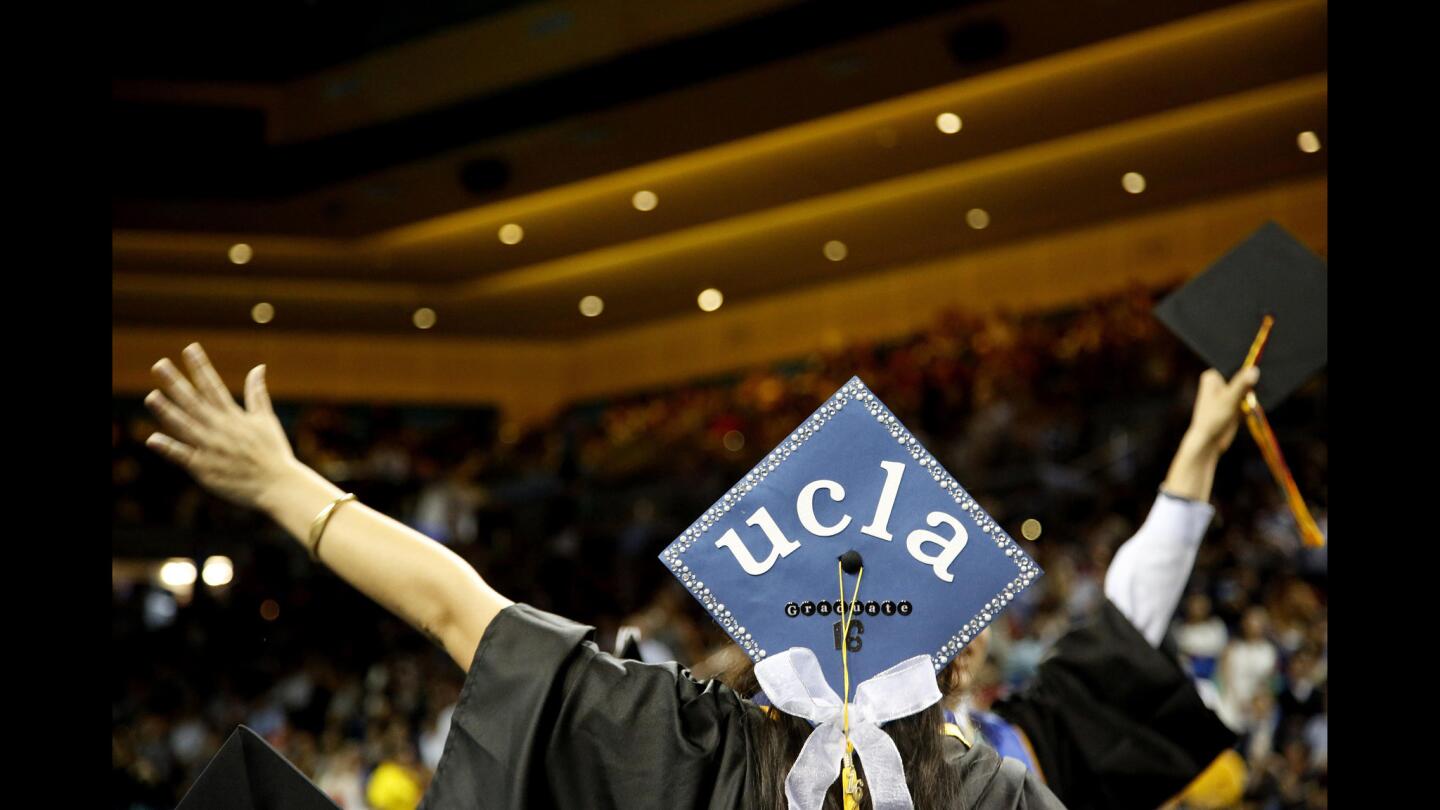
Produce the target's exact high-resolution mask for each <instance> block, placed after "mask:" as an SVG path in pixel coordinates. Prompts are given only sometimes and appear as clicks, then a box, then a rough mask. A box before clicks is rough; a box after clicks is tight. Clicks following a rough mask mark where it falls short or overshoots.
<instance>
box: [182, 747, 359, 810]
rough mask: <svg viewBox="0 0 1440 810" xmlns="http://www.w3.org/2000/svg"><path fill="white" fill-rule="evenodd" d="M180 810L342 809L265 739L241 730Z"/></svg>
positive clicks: (187, 795) (222, 751) (193, 786)
mask: <svg viewBox="0 0 1440 810" xmlns="http://www.w3.org/2000/svg"><path fill="white" fill-rule="evenodd" d="M175 810H340V808H339V806H337V805H336V804H335V802H333V801H331V800H330V798H329V797H328V796H326V795H325V794H324V793H322V792H321V790H320V788H318V787H316V786H315V784H314V783H313V782H311V781H310V780H309V779H306V778H305V774H303V773H301V772H300V771H299V769H297V768H296V767H295V766H294V765H291V764H290V763H289V761H287V760H286V759H285V757H283V756H281V755H280V752H279V751H276V750H275V749H274V748H272V747H271V746H270V744H269V743H267V742H265V740H264V739H263V738H261V737H260V735H258V734H256V733H255V732H253V731H251V730H250V729H248V728H246V727H245V726H240V727H239V728H237V729H235V733H233V734H231V735H230V739H228V740H226V741H225V744H224V745H222V746H220V750H219V751H218V752H216V754H215V756H214V758H212V759H211V760H210V762H209V764H207V765H206V766H205V770H204V771H202V772H201V773H200V776H199V778H197V779H196V780H195V784H194V785H192V786H191V787H190V790H189V792H187V793H186V794H185V798H183V799H181V800H180V804H179V806H178V807H176V808H175Z"/></svg>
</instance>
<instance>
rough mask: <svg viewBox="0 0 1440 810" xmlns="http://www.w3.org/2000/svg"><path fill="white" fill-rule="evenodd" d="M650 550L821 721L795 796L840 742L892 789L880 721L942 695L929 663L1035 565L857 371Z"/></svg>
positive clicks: (940, 658)
mask: <svg viewBox="0 0 1440 810" xmlns="http://www.w3.org/2000/svg"><path fill="white" fill-rule="evenodd" d="M660 559H661V561H662V562H664V564H665V565H666V567H668V568H669V569H670V571H671V572H672V573H673V574H674V575H675V576H676V577H677V578H678V579H679V580H680V582H681V584H683V585H684V586H685V587H686V589H688V590H689V591H690V594H691V595H692V596H694V597H695V598H696V599H697V600H699V602H700V603H701V604H702V605H704V607H705V609H706V610H707V611H709V613H710V615H711V616H712V617H713V618H714V619H715V621H716V622H718V623H719V624H720V626H721V627H722V628H724V630H725V632H726V633H728V634H729V635H730V637H731V638H732V639H734V640H735V642H736V643H737V644H739V645H740V647H741V648H742V649H744V650H745V652H746V653H747V654H748V655H749V656H750V658H751V659H753V660H754V661H756V662H757V663H756V667H755V674H756V678H757V680H759V682H760V684H761V687H762V688H763V690H764V692H765V697H766V698H767V699H768V700H769V701H770V702H771V703H772V704H773V705H774V706H775V707H776V708H779V709H781V710H782V711H785V712H787V713H790V714H793V715H797V716H800V717H804V718H805V719H807V720H810V721H811V722H812V723H815V724H817V725H818V726H819V727H818V728H817V729H816V730H815V732H814V734H816V735H821V734H823V735H825V738H824V739H823V740H822V741H820V743H819V744H816V745H813V746H812V745H809V744H807V746H806V751H807V753H806V754H805V755H804V756H802V757H801V759H798V760H797V761H796V764H795V767H794V769H793V770H792V771H791V774H790V777H789V779H787V783H786V784H787V795H791V791H792V789H793V790H794V791H795V792H796V795H793V796H791V806H792V807H795V806H800V807H812V806H818V805H816V804H815V802H816V801H823V792H824V791H825V790H827V789H828V787H829V785H830V784H832V783H833V782H834V780H835V776H836V768H837V765H838V762H839V761H840V759H841V758H842V757H843V758H845V761H846V767H847V768H849V760H848V756H849V754H848V750H849V748H848V745H847V743H853V745H854V748H855V750H857V751H859V752H860V754H861V756H862V757H863V758H864V763H865V769H866V772H867V774H868V778H869V781H870V782H871V783H872V787H873V789H874V791H875V793H876V795H877V796H879V795H882V794H885V793H886V791H887V790H891V791H893V790H894V789H895V785H896V784H897V783H896V782H895V781H894V780H895V779H896V778H897V777H896V776H895V774H894V773H892V772H890V771H888V770H887V769H886V766H885V763H886V762H893V764H894V765H895V766H896V767H897V768H898V767H899V763H900V759H899V754H898V753H894V752H893V743H892V742H890V738H889V737H888V735H885V734H884V733H883V732H881V731H879V729H878V725H879V724H880V723H883V722H888V721H889V720H892V719H898V718H899V717H904V716H907V715H910V714H914V713H915V712H917V711H920V710H922V709H924V708H926V707H928V706H930V705H932V704H934V703H936V702H938V701H939V699H940V694H939V690H938V687H937V686H936V682H935V679H936V673H937V672H939V671H940V670H942V669H943V668H944V667H945V666H946V665H947V664H948V663H949V662H950V660H951V659H952V658H954V657H955V655H956V654H957V653H959V652H960V650H962V649H963V648H964V647H965V646H966V645H967V644H968V643H969V642H970V641H971V640H972V639H974V638H975V636H976V635H977V634H979V633H980V632H981V631H982V630H984V629H985V627H986V626H987V625H989V624H990V623H991V622H992V621H994V620H995V619H996V617H998V616H999V615H1000V612H1001V611H1002V610H1004V609H1005V607H1006V606H1007V605H1009V604H1010V603H1011V601H1013V600H1014V599H1015V597H1016V596H1018V595H1019V594H1020V592H1021V591H1023V590H1024V589H1025V588H1026V587H1028V586H1029V585H1030V584H1031V583H1033V582H1034V581H1035V578H1036V577H1038V576H1039V575H1040V574H1041V571H1040V568H1039V566H1037V565H1036V564H1035V563H1034V561H1033V560H1031V559H1030V557H1029V556H1028V555H1027V554H1026V553H1025V552H1024V551H1022V550H1021V549H1020V547H1019V546H1018V545H1016V543H1015V541H1014V540H1013V539H1012V538H1011V537H1010V536H1009V535H1008V534H1006V532H1005V531H1004V530H1003V529H1001V528H1000V527H999V526H998V525H997V524H996V523H995V521H994V520H992V519H991V518H990V516H989V515H988V514H986V512H985V510H984V509H982V508H981V507H980V505H979V504H977V503H976V502H975V499H974V498H972V497H971V496H970V494H969V493H967V492H966V491H965V488H964V487H962V486H961V485H960V482H958V481H956V480H955V478H954V476H952V475H950V474H949V473H948V472H947V471H946V470H945V468H944V467H943V466H942V465H941V464H940V462H938V461H937V460H936V459H935V457H934V456H932V455H931V454H930V453H929V452H928V451H926V449H925V448H924V447H922V446H921V444H920V442H919V441H918V440H917V439H916V438H915V437H914V436H913V435H912V434H911V433H910V431H908V430H906V429H905V426H904V425H902V424H901V423H900V420H898V419H896V418H895V415H894V414H892V413H891V412H890V410H889V409H888V408H886V407H885V405H884V404H883V403H881V402H880V400H879V399H878V398H876V397H875V395H874V394H872V393H871V392H870V391H869V390H868V389H867V388H866V386H865V384H864V383H862V382H861V381H860V379H859V378H858V377H854V378H851V379H850V381H849V382H847V383H846V384H845V385H844V386H843V387H841V388H840V390H839V391H837V392H836V393H835V394H834V395H833V396H832V397H830V399H829V400H827V401H826V402H825V403H824V404H822V405H821V406H820V407H819V409H817V410H816V411H815V413H814V414H813V415H811V416H810V418H809V419H807V420H805V422H804V423H803V424H801V425H800V426H799V427H797V428H796V429H795V430H794V431H792V432H791V434H790V436H789V437H788V438H786V439H785V441H783V442H781V443H780V445H779V446H778V447H776V448H775V449H774V450H772V451H770V452H769V453H768V454H767V455H766V456H765V457H764V458H763V459H761V460H760V463H759V464H757V465H755V467H754V469H752V470H751V471H750V472H749V473H747V474H746V475H745V477H744V478H742V479H741V480H740V481H739V482H737V483H736V484H735V486H733V487H731V488H730V490H729V491H727V492H726V493H725V494H724V495H723V496H721V498H720V499H719V500H718V501H716V502H715V504H714V506H712V507H710V508H709V509H708V510H706V512H705V513H704V514H703V515H701V516H700V518H699V519H698V520H696V521H695V523H694V524H693V525H692V526H691V527H690V528H688V529H686V530H685V531H684V533H682V534H681V535H680V536H679V537H678V538H676V540H675V541H674V542H673V543H671V544H670V545H669V546H668V547H667V548H666V549H665V550H664V551H663V552H662V553H661V555H660ZM877 676H878V677H877ZM852 686H854V687H855V688H854V689H851V687H852ZM842 690H843V691H842ZM840 695H844V696H845V697H844V699H842V698H841V697H840ZM852 695H853V697H851V696H852ZM852 700H853V703H850V702H851V701H852ZM847 703H850V707H849V708H843V707H845V704H847ZM857 717H861V718H863V719H864V720H866V721H867V722H866V723H864V724H859V725H857V724H856V722H855V720H856V718H857ZM842 723H843V724H844V725H842ZM872 732H873V733H872ZM886 745H889V746H891V749H892V750H891V751H888V752H887V751H885V750H880V749H881V748H883V747H884V746H886ZM867 746H879V747H878V748H872V749H871V750H872V753H867V752H866V750H865V749H866V747H867ZM812 748H813V749H814V751H813V753H809V752H811V749H812ZM891 753H893V757H891ZM827 769H828V770H827ZM797 774H798V776H797ZM827 777H828V778H827ZM898 780H899V781H898V786H899V787H898V790H900V791H902V792H903V791H904V790H905V781H904V775H903V773H901V774H899V776H898ZM792 782H793V783H794V784H792ZM855 782H856V780H855V779H854V771H853V769H851V770H849V771H848V772H847V773H846V775H845V783H844V784H845V788H846V791H847V792H853V791H852V788H856V784H855ZM815 790H819V791H820V794H819V798H818V799H817V798H816V796H815V795H814V791H815Z"/></svg>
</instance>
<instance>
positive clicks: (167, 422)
mask: <svg viewBox="0 0 1440 810" xmlns="http://www.w3.org/2000/svg"><path fill="white" fill-rule="evenodd" d="M145 407H147V408H149V409H150V412H151V413H153V414H155V418H156V419H158V420H160V424H161V426H163V427H164V429H165V431H166V432H167V433H170V434H171V435H173V436H175V437H176V438H178V439H180V440H181V441H183V442H185V443H186V444H188V445H190V446H192V447H195V446H199V445H202V444H204V443H205V440H206V436H207V433H208V431H207V430H206V428H205V426H204V425H202V424H200V423H199V422H198V421H196V420H195V418H194V417H192V416H191V415H190V414H188V413H186V412H185V410H184V409H183V408H180V407H179V406H177V405H176V404H175V403H173V402H171V401H170V399H169V397H167V396H165V395H164V394H162V393H160V392H159V391H151V392H150V393H149V395H147V396H146V397H145Z"/></svg>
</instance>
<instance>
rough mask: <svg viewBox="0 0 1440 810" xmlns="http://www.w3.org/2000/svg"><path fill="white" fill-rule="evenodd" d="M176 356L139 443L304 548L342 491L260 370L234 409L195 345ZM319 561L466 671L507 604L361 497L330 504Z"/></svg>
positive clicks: (152, 399) (159, 369) (160, 368)
mask: <svg viewBox="0 0 1440 810" xmlns="http://www.w3.org/2000/svg"><path fill="white" fill-rule="evenodd" d="M183 356H184V361H185V365H186V368H187V370H188V371H189V378H187V377H186V375H185V374H182V373H181V372H180V370H179V369H178V368H176V366H175V364H174V363H171V362H170V360H169V358H165V359H162V360H161V361H160V362H158V363H156V364H155V366H154V367H153V368H152V371H153V372H154V374H155V375H156V377H157V378H158V379H159V381H160V390H157V391H152V392H150V394H149V396H147V397H146V398H145V404H146V405H147V406H149V408H150V409H151V410H152V411H153V412H154V413H155V415H156V417H157V418H158V419H159V420H160V424H161V425H162V429H163V430H164V431H165V432H164V433H154V434H152V435H151V436H150V438H149V439H148V440H147V441H146V445H147V446H149V447H150V448H151V449H153V450H155V451H156V452H158V453H160V454H161V455H162V456H164V457H165V458H167V459H169V460H171V461H173V462H175V463H176V464H179V465H180V466H182V467H184V468H185V469H186V470H188V471H189V472H190V473H191V474H192V475H193V476H195V479H196V480H197V481H199V482H200V484H201V485H202V486H204V487H205V488H206V489H209V490H210V491H211V492H214V493H215V494H217V495H220V496H221V497H224V498H226V499H228V500H230V501H232V502H234V503H237V504H240V505H241V506H248V507H251V508H254V509H259V510H261V511H263V512H265V513H266V514H268V515H270V517H272V518H273V519H274V520H275V521H276V522H277V523H279V524H280V525H281V527H283V528H284V529H285V530H286V531H287V532H289V533H290V535H291V536H292V537H294V538H295V539H296V540H297V541H298V542H300V543H301V544H302V545H306V544H307V542H308V540H309V536H310V530H311V525H312V523H313V522H314V521H315V518H316V516H317V515H319V514H320V512H321V511H322V510H324V509H325V508H326V507H327V506H329V505H330V504H331V503H333V502H334V501H335V499H336V498H339V497H340V496H341V495H343V494H345V493H344V492H343V491H342V490H341V489H340V488H339V487H336V486H335V485H334V484H332V483H330V482H329V481H327V480H325V478H324V477H322V476H321V475H320V474H319V473H317V472H315V471H314V470H312V469H310V468H309V467H307V466H305V465H304V464H301V463H300V462H299V461H297V460H296V459H295V455H294V453H293V452H292V451H291V449H290V441H289V440H288V439H287V438H286V437H285V431H284V429H283V428H281V426H280V420H279V419H277V418H276V416H275V411H274V410H273V409H272V408H271V405H270V395H269V392H268V391H267V390H266V388H265V367H264V366H256V367H255V368H254V369H252V370H251V371H250V374H249V375H248V376H247V377H246V378H245V407H244V408H241V407H240V406H239V405H238V404H237V403H236V402H235V399H234V397H232V396H231V395H230V392H229V391H228V390H227V389H226V388H225V384H224V382H222V381H221V379H220V375H219V373H217V372H216V371H215V369H214V367H213V366H211V365H210V361H209V359H208V358H207V357H206V356H205V352H204V350H203V349H201V348H200V344H198V343H192V344H191V345H190V346H188V347H186V349H185V351H184V353H183ZM319 559H320V561H321V562H323V563H324V564H325V565H327V566H329V567H330V569H331V570H333V571H334V572H335V573H336V574H338V575H339V576H340V577H341V578H343V579H344V580H345V581H346V582H348V583H350V584H351V585H353V586H354V587H356V588H357V589H359V590H360V591H361V592H362V593H364V594H365V595H366V596H368V597H370V598H371V599H373V600H375V601H376V602H378V603H379V604H381V605H382V606H384V607H385V609H387V610H389V611H390V612H391V613H394V614H395V615H396V616H399V617H400V618H402V619H404V620H405V621H406V622H407V623H408V624H410V626H412V627H414V628H416V629H417V630H419V631H420V632H422V633H424V634H425V635H427V636H429V637H430V638H431V639H432V640H433V641H435V642H436V643H437V644H440V645H441V646H442V647H444V649H445V651H446V652H447V653H449V655H450V657H451V658H452V659H454V661H455V663H457V664H459V665H460V668H461V669H468V668H469V666H470V661H471V659H472V657H473V656H474V654H475V649H476V647H477V646H478V645H479V643H480V637H481V636H482V635H484V633H485V628H487V627H489V625H490V622H491V620H493V619H494V618H495V616H496V615H497V614H499V612H500V611H501V610H503V609H505V607H507V606H508V605H510V604H511V602H510V600H509V599H506V598H505V597H504V596H501V595H500V594H499V593H497V592H496V591H495V589H493V588H491V587H490V586H489V585H487V584H486V583H485V581H484V580H483V579H481V578H480V575H479V573H477V572H476V571H475V569H474V568H473V567H471V566H470V564H469V563H467V562H465V561H464V560H463V559H461V558H460V557H459V556H458V555H456V554H455V553H454V552H452V551H450V550H449V549H447V548H445V547H444V546H442V545H441V544H439V543H437V542H435V541H433V540H431V539H430V538H428V537H426V536H425V535H423V534H420V533H419V532H417V531H415V530H414V529H411V528H410V527H408V526H406V525H404V524H403V523H400V522H399V521H396V520H393V519H391V518H389V517H386V516H385V515H382V514H380V513H379V512H376V511H375V510H374V509H371V508H369V507H368V506H365V505H364V504H361V503H355V502H349V503H343V504H340V505H339V506H338V507H336V508H335V509H334V511H333V512H332V514H331V516H330V521H329V523H328V524H327V525H326V527H325V531H324V534H323V536H322V543H321V545H320V553H319Z"/></svg>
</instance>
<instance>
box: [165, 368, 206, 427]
mask: <svg viewBox="0 0 1440 810" xmlns="http://www.w3.org/2000/svg"><path fill="white" fill-rule="evenodd" d="M150 373H152V374H154V375H155V378H156V379H157V380H159V381H160V388H161V389H162V390H163V391H164V392H165V395H166V396H167V397H168V398H169V400H170V402H171V403H172V404H174V405H175V406H176V407H178V408H180V409H181V410H183V411H184V412H185V413H186V415H188V416H189V417H190V418H191V419H193V420H195V421H196V422H198V423H200V424H208V423H209V422H210V415H209V411H210V410H211V405H210V404H209V403H208V402H206V401H205V400H204V399H203V398H202V397H201V396H200V392H198V391H196V390H195V386H193V385H191V384H190V380H188V379H187V378H186V377H185V375H184V374H182V373H180V369H178V368H176V367H175V364H174V363H172V362H170V358H168V357H162V358H161V359H160V362H158V363H156V364H155V365H153V366H151V367H150Z"/></svg>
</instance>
